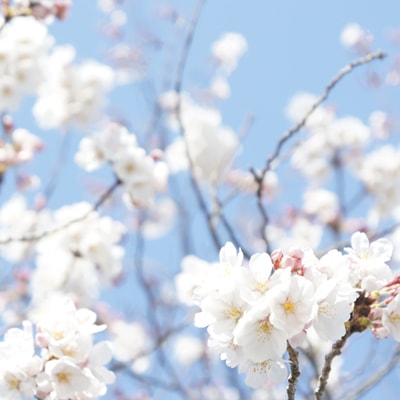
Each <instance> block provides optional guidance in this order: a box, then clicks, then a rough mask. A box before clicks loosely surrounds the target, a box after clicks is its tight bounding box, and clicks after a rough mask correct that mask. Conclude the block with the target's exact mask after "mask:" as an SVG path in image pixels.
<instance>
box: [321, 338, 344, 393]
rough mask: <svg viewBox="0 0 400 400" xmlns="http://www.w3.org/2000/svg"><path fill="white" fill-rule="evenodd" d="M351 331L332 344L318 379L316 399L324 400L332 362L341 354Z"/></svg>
mask: <svg viewBox="0 0 400 400" xmlns="http://www.w3.org/2000/svg"><path fill="white" fill-rule="evenodd" d="M350 335H351V332H346V334H345V335H344V336H343V337H342V338H341V339H339V340H338V341H337V342H336V343H334V345H333V346H332V350H331V351H330V352H329V353H328V354H327V355H326V356H325V363H324V366H323V367H322V371H321V375H320V376H319V380H318V387H317V389H316V390H315V393H314V395H315V400H322V398H323V395H324V392H325V389H326V386H327V384H328V379H329V374H330V372H331V368H332V362H333V360H334V359H335V357H337V356H339V355H340V354H341V353H342V350H343V347H344V345H345V344H346V341H347V339H348V338H349V337H350Z"/></svg>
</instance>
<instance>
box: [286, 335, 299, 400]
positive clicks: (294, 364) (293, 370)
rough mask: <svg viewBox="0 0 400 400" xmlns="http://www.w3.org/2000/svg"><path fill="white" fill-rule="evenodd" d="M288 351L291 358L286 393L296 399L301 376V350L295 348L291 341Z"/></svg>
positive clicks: (289, 397) (288, 344)
mask: <svg viewBox="0 0 400 400" xmlns="http://www.w3.org/2000/svg"><path fill="white" fill-rule="evenodd" d="M287 351H288V353H289V360H290V376H289V379H288V385H287V388H286V393H287V398H288V400H295V395H296V385H297V381H298V379H299V377H300V367H299V352H298V351H297V350H295V349H294V348H293V347H292V346H291V345H290V343H289V342H288V343H287Z"/></svg>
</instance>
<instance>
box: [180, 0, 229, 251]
mask: <svg viewBox="0 0 400 400" xmlns="http://www.w3.org/2000/svg"><path fill="white" fill-rule="evenodd" d="M204 4H205V0H199V1H198V2H197V6H196V9H195V11H194V14H193V17H192V20H191V23H190V26H189V31H188V33H187V35H186V39H185V42H184V44H183V48H182V52H181V56H180V59H179V63H178V67H177V73H176V79H175V85H174V90H175V92H176V94H177V104H176V108H175V112H176V117H177V121H178V126H179V130H180V133H181V135H182V137H183V140H184V142H185V151H186V157H187V159H188V161H189V166H190V171H191V173H190V182H191V184H192V187H193V189H194V193H195V196H196V198H197V201H198V202H199V205H200V208H201V210H202V212H203V213H204V215H205V216H206V217H207V222H208V227H209V230H210V233H211V236H212V238H213V241H214V244H215V246H216V248H217V250H219V249H220V248H221V246H222V243H221V241H220V239H219V237H218V235H217V232H216V229H215V227H214V224H213V220H214V219H213V215H212V214H211V213H210V212H209V211H208V207H207V204H206V201H205V199H204V197H203V195H202V193H201V190H200V186H199V184H198V182H197V180H196V177H195V176H194V163H193V158H192V156H191V154H190V149H189V145H188V141H187V136H186V129H185V127H184V125H183V121H182V113H181V93H182V82H183V76H184V72H185V67H186V63H187V60H188V56H189V50H190V47H191V45H192V42H193V37H194V33H195V30H196V27H197V23H198V21H199V18H200V14H201V11H202V8H203V6H204Z"/></svg>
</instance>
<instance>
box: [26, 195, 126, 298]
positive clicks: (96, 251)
mask: <svg viewBox="0 0 400 400" xmlns="http://www.w3.org/2000/svg"><path fill="white" fill-rule="evenodd" d="M83 216H85V218H83V219H82V221H79V222H75V223H73V224H68V223H69V222H70V221H73V220H76V219H79V218H80V217H83ZM52 219H53V222H52V223H51V224H50V226H55V227H58V226H60V227H63V229H61V230H60V231H58V232H54V233H52V234H48V235H46V236H45V237H44V238H43V239H41V241H40V242H39V243H38V244H37V246H36V250H37V253H38V256H37V259H36V268H35V270H34V271H33V273H32V277H31V292H32V301H33V304H34V305H35V306H37V305H40V304H41V303H42V302H43V301H46V300H48V298H49V297H51V296H52V295H54V294H59V293H63V294H68V295H71V296H74V298H76V299H77V300H78V299H79V303H80V304H91V302H92V301H93V300H94V299H96V298H97V297H98V294H99V291H100V288H101V287H103V286H106V285H109V284H111V283H113V281H114V280H115V279H117V278H118V276H119V275H120V273H121V270H122V264H121V262H122V261H121V260H122V257H123V255H124V250H123V248H122V247H121V246H119V245H117V243H118V242H119V241H120V240H121V237H122V235H123V234H124V233H125V228H124V226H123V224H122V223H120V222H117V221H114V220H112V219H111V218H110V217H100V216H99V214H98V213H97V212H95V211H92V208H91V205H90V204H89V203H83V202H82V203H77V204H74V205H70V206H64V207H62V208H61V209H59V210H57V211H56V212H55V213H54V215H53V217H52ZM54 260H57V265H56V268H55V265H54Z"/></svg>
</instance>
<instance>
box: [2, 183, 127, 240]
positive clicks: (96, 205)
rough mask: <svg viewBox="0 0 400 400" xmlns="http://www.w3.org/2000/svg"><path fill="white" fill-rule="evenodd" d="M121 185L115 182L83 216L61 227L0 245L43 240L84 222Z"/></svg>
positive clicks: (12, 238) (11, 238) (16, 238)
mask: <svg viewBox="0 0 400 400" xmlns="http://www.w3.org/2000/svg"><path fill="white" fill-rule="evenodd" d="M120 184H121V182H120V181H119V180H116V181H115V182H114V183H113V184H112V185H111V186H110V187H109V188H108V189H107V190H106V191H105V192H104V193H103V194H102V195H101V196H100V198H99V199H98V200H97V201H96V203H95V204H93V206H92V207H91V208H90V209H89V210H88V211H87V212H85V213H84V214H82V215H81V216H79V217H76V218H73V219H71V220H69V221H68V222H66V223H65V224H63V225H60V226H57V227H55V228H52V229H48V230H46V231H43V232H38V233H37V232H35V233H33V234H31V235H27V236H21V237H10V238H7V239H3V240H0V245H4V244H8V243H12V242H33V241H35V240H40V239H43V238H44V237H45V236H48V235H51V234H53V233H57V232H60V231H62V230H63V229H66V228H68V227H69V226H71V225H73V224H75V223H77V222H82V221H84V220H85V219H86V218H87V217H88V216H89V215H90V214H91V213H92V212H93V211H96V210H98V209H99V208H100V206H101V205H102V204H103V203H104V202H105V201H106V200H107V199H108V198H109V197H110V196H111V194H112V193H113V192H114V190H115V189H116V188H117V187H118V186H119V185H120Z"/></svg>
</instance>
